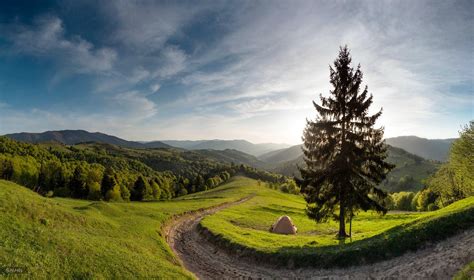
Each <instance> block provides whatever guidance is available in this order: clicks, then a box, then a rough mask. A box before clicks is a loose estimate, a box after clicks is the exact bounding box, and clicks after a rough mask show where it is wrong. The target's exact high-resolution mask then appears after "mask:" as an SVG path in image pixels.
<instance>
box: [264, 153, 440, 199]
mask: <svg viewBox="0 0 474 280" xmlns="http://www.w3.org/2000/svg"><path fill="white" fill-rule="evenodd" d="M285 157H287V158H288V160H287V161H282V159H283V158H285ZM263 158H265V157H260V159H263ZM270 160H276V163H271V162H270ZM265 161H266V162H267V168H269V170H271V171H272V172H275V173H279V174H283V175H286V176H299V171H298V168H297V166H303V165H304V161H303V153H302V151H301V146H299V145H298V146H293V147H291V148H288V149H284V150H281V151H280V152H279V153H273V154H271V156H269V157H266V160H265ZM387 161H388V162H390V163H392V164H395V166H396V167H395V169H393V170H392V171H391V172H390V173H389V175H388V176H387V180H386V181H385V182H384V183H382V185H381V187H382V188H383V189H384V190H387V191H392V192H399V191H418V190H420V189H421V188H422V187H423V184H422V181H423V180H424V179H426V178H428V177H429V176H430V175H432V174H434V173H435V172H436V170H437V169H438V167H439V165H440V164H439V162H435V161H431V160H426V159H424V158H422V157H419V156H417V155H414V154H412V153H409V152H407V151H405V150H403V149H400V148H396V147H392V146H389V148H388V158H387Z"/></svg>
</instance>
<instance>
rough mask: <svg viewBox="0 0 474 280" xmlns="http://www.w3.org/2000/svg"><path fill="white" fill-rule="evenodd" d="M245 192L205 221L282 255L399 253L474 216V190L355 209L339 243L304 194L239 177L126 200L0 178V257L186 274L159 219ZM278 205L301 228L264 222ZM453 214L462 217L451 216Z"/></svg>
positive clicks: (57, 270)
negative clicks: (46, 191) (291, 231)
mask: <svg viewBox="0 0 474 280" xmlns="http://www.w3.org/2000/svg"><path fill="white" fill-rule="evenodd" d="M249 195H253V198H252V199H250V200H249V201H247V202H245V203H243V204H240V205H237V206H234V207H231V208H227V209H225V210H223V211H221V212H218V213H216V214H214V215H212V216H208V217H207V218H205V219H204V220H203V221H202V226H203V227H205V228H207V229H208V230H209V231H211V233H212V234H214V235H215V236H218V237H219V239H220V241H222V242H223V245H225V244H227V245H229V244H232V245H235V246H234V247H236V248H247V249H249V250H251V251H253V252H259V253H262V254H264V255H266V256H268V255H271V256H272V257H273V258H275V259H276V260H281V261H285V262H286V261H288V259H293V260H294V261H295V262H298V261H301V259H305V258H307V259H308V261H314V258H315V256H319V257H321V256H322V257H327V258H328V259H327V262H326V263H325V264H327V265H328V266H329V265H331V264H334V263H336V262H341V261H342V262H343V259H344V258H343V257H347V256H348V255H349V256H353V257H352V259H354V258H355V257H357V256H359V255H360V254H361V253H363V254H365V255H364V256H365V257H368V258H370V256H376V257H380V254H384V255H383V256H384V257H387V256H386V254H387V252H388V254H393V255H396V254H397V252H399V251H400V252H401V249H400V250H398V249H399V248H398V247H396V246H399V245H400V244H404V245H403V246H404V247H403V248H402V249H406V246H407V245H408V246H414V247H416V246H418V245H419V244H418V243H416V242H415V243H416V244H415V243H410V242H412V241H413V238H408V239H407V236H410V237H412V235H410V234H411V233H413V234H417V235H416V236H415V237H416V238H420V240H421V241H424V240H426V238H425V237H424V236H423V234H424V233H425V231H426V232H428V233H429V234H433V235H438V234H439V236H441V237H442V236H444V235H447V234H452V233H454V232H455V231H456V230H458V228H459V227H464V228H465V227H468V226H472V219H473V217H474V215H473V212H474V211H473V210H474V206H473V205H474V198H473V197H471V198H468V199H465V200H462V201H459V202H457V203H455V204H453V205H451V206H449V207H447V208H444V209H441V210H439V211H435V212H429V213H423V214H422V213H389V214H388V215H386V216H383V217H381V216H379V215H377V214H374V213H360V215H359V216H357V217H356V218H355V220H354V222H353V234H354V237H353V242H352V243H350V244H346V245H347V246H342V247H341V246H339V245H337V242H338V241H337V240H336V239H335V233H336V226H337V225H336V224H335V223H334V222H329V223H323V224H316V223H314V222H313V221H311V220H309V219H308V218H307V217H306V216H305V214H304V208H305V203H304V200H303V199H302V197H300V196H296V195H290V194H284V193H281V192H279V191H275V190H272V189H269V188H267V187H265V186H264V185H263V183H262V184H259V183H258V182H257V181H255V180H252V179H248V178H244V177H234V178H232V179H231V180H230V181H229V183H226V184H224V185H222V186H220V187H218V188H215V189H212V190H209V191H205V192H200V193H196V194H191V195H186V196H183V197H180V198H178V199H174V200H171V201H161V202H130V203H119V202H117V203H111V202H92V201H87V200H75V199H65V198H45V197H42V196H40V195H38V194H36V193H34V192H32V191H31V190H29V189H27V188H25V187H22V186H19V185H17V184H14V183H11V182H8V181H3V180H0V211H1V212H2V215H1V216H0V267H1V268H3V269H5V268H8V267H10V268H12V267H18V268H25V269H26V273H25V274H16V275H14V278H16V277H18V278H31V276H33V275H34V277H35V278H40V279H41V278H42V279H46V278H47V279H51V278H69V279H71V278H74V279H110V278H114V279H126V278H153V277H158V278H166V279H170V278H172V279H182V278H184V279H187V278H192V275H191V274H189V273H188V272H186V271H185V270H184V269H183V268H182V267H181V266H180V265H179V262H178V260H177V259H176V257H175V256H174V255H173V253H172V252H171V250H170V248H169V247H168V245H167V244H166V242H165V240H164V237H163V236H162V232H161V230H162V227H163V225H164V223H166V221H168V220H170V219H171V218H172V216H173V215H176V214H180V213H183V212H186V211H190V210H196V209H200V208H205V207H210V206H213V205H217V204H221V203H223V202H228V201H235V200H238V199H240V198H242V197H247V196H249ZM281 215H289V216H291V218H292V219H293V221H294V222H295V224H296V225H297V226H298V234H297V235H295V236H285V235H277V234H272V233H269V232H268V228H269V227H270V225H271V224H272V223H273V222H274V221H275V220H276V219H277V217H279V216H281ZM453 221H458V222H459V223H460V226H459V227H456V226H453ZM433 225H435V226H436V227H434V226H433ZM420 227H421V228H422V229H423V230H420V229H419V228H420ZM425 227H426V228H425ZM446 229H451V231H449V230H446ZM407 233H410V234H408V235H407ZM416 238H415V239H416ZM224 243H225V244H224ZM387 244H388V245H387ZM397 244H398V245H397ZM377 246H378V247H380V248H378V247H377ZM391 246H392V247H391ZM393 246H395V247H393ZM230 247H232V246H230ZM414 247H413V248H414ZM397 250H398V251H397ZM367 252H370V253H367ZM358 254H359V255H358ZM371 254H373V255H371Z"/></svg>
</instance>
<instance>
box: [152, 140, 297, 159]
mask: <svg viewBox="0 0 474 280" xmlns="http://www.w3.org/2000/svg"><path fill="white" fill-rule="evenodd" d="M161 142H163V143H165V144H168V145H170V146H173V147H177V148H183V149H187V150H209V149H212V150H220V151H222V150H238V151H241V152H244V153H246V154H249V155H253V156H259V155H262V154H264V153H268V152H270V151H274V150H279V149H284V148H288V147H289V145H287V144H275V143H261V144H253V143H251V142H249V141H246V140H218V139H215V140H197V141H190V140H184V141H180V140H164V141H161Z"/></svg>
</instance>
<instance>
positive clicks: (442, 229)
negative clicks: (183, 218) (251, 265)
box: [200, 180, 474, 267]
mask: <svg viewBox="0 0 474 280" xmlns="http://www.w3.org/2000/svg"><path fill="white" fill-rule="evenodd" d="M248 182H249V185H252V184H253V185H256V182H255V181H253V182H252V180H248ZM255 187H257V188H258V186H255ZM259 189H260V191H258V193H257V196H255V197H254V198H252V199H251V200H249V201H248V202H246V203H244V204H240V205H238V206H234V207H231V208H228V209H225V210H223V211H220V212H218V213H216V214H214V215H212V216H208V217H206V218H205V219H203V221H202V222H201V224H200V226H201V228H202V229H203V230H204V231H205V232H207V233H208V234H210V235H211V236H212V237H213V239H214V240H215V241H217V242H219V243H220V244H221V245H223V246H226V247H227V248H228V249H230V250H239V251H241V252H246V253H247V255H248V256H250V257H254V258H257V259H260V258H261V259H267V260H268V259H271V260H274V261H275V262H276V263H278V264H282V263H283V264H287V263H288V262H292V263H294V264H295V265H301V266H324V267H329V266H334V265H340V266H344V265H352V264H360V263H365V262H371V261H375V260H379V259H380V258H389V257H392V256H395V255H400V254H402V253H403V252H405V251H407V250H411V249H416V248H418V247H420V246H422V245H423V243H424V242H427V241H437V240H439V239H442V238H444V237H446V236H449V235H451V234H453V233H455V232H457V231H458V230H460V229H464V228H467V227H471V226H473V224H474V197H471V198H468V199H464V200H462V201H458V202H457V203H454V204H452V205H450V206H448V207H446V208H443V209H441V210H438V211H434V212H425V213H416V212H414V213H410V212H407V213H388V214H387V215H385V216H381V215H378V214H376V213H373V212H368V213H365V212H361V213H359V215H358V216H356V217H355V219H354V220H353V224H352V234H353V237H352V240H346V244H344V245H342V246H341V244H340V241H339V240H337V239H336V238H335V236H336V233H337V229H338V225H337V224H336V223H335V222H329V223H321V224H316V223H315V222H314V221H312V220H310V219H308V218H307V217H306V215H305V213H304V209H305V202H304V200H303V198H302V197H301V196H296V195H289V194H284V193H281V192H277V191H274V190H271V189H267V188H264V189H262V188H261V187H260V188H259ZM282 215H289V216H290V217H291V218H292V220H293V222H294V224H295V225H296V226H297V227H298V234H297V235H280V234H273V233H270V232H269V228H270V226H271V225H272V224H273V223H274V222H275V221H276V219H277V218H278V217H279V216H282Z"/></svg>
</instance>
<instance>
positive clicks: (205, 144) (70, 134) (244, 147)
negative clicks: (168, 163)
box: [5, 130, 290, 160]
mask: <svg viewBox="0 0 474 280" xmlns="http://www.w3.org/2000/svg"><path fill="white" fill-rule="evenodd" d="M5 136H7V137H9V138H12V139H15V140H18V141H23V142H28V143H41V142H59V143H62V144H65V145H75V144H78V143H86V142H97V143H107V144H112V145H117V146H121V147H125V148H141V149H146V148H173V147H174V148H182V149H186V150H210V149H212V150H218V151H223V150H237V151H240V152H243V153H246V154H249V155H252V156H259V155H261V154H264V153H267V152H270V151H274V150H279V149H284V148H288V147H290V145H287V144H275V143H263V144H253V143H250V142H248V141H246V140H218V139H216V140H197V141H191V140H184V141H179V140H167V141H151V142H137V141H128V140H124V139H121V138H118V137H116V136H112V135H107V134H104V133H100V132H88V131H85V130H57V131H46V132H42V133H28V132H22V133H13V134H7V135H5ZM255 160H256V159H255Z"/></svg>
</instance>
